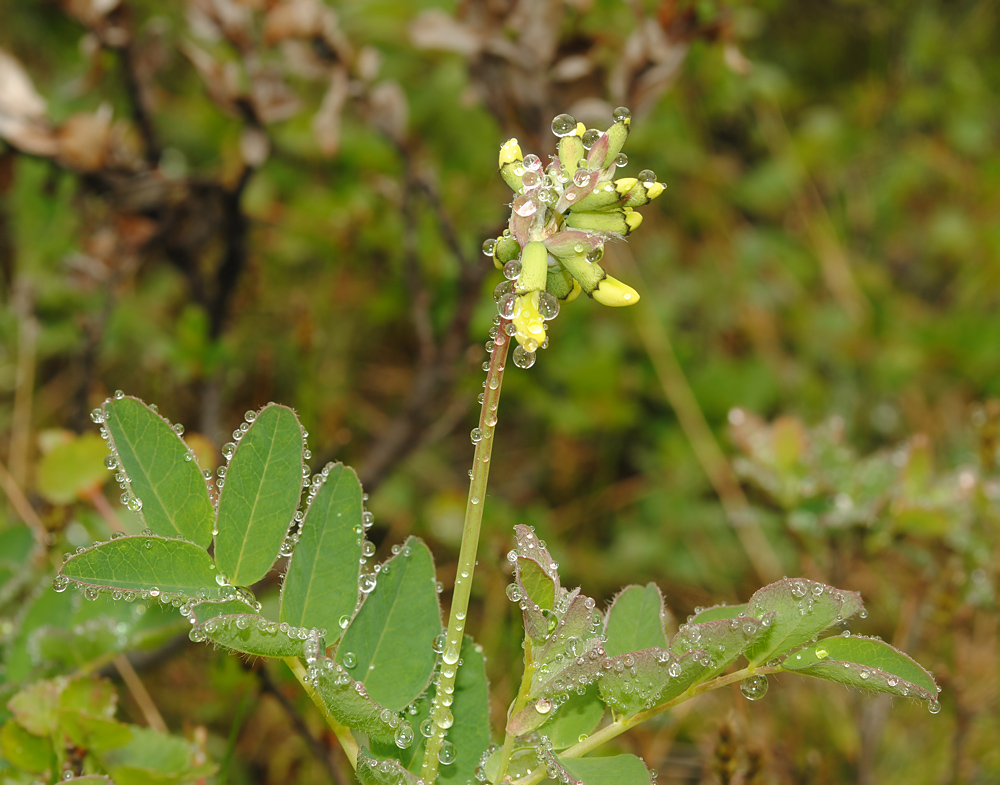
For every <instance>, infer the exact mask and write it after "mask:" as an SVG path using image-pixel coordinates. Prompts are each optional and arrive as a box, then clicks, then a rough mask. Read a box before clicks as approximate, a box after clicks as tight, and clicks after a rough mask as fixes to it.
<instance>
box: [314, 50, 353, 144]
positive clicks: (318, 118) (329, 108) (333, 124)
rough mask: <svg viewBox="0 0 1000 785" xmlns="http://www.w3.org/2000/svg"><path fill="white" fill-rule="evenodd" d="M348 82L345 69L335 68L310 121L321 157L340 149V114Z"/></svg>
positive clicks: (345, 98)
mask: <svg viewBox="0 0 1000 785" xmlns="http://www.w3.org/2000/svg"><path fill="white" fill-rule="evenodd" d="M349 86H350V80H349V78H348V76H347V69H346V68H344V67H343V66H337V67H336V68H334V69H333V72H332V73H331V75H330V86H329V88H327V91H326V95H324V96H323V103H322V104H321V105H320V107H319V110H318V111H317V112H316V114H315V116H314V117H313V121H312V128H313V135H314V136H315V137H316V143H317V144H318V145H319V149H320V151H321V152H322V153H323V155H327V156H332V155H334V154H335V153H336V152H337V149H338V148H339V147H340V113H341V112H342V111H343V108H344V102H345V101H346V100H347V94H348V88H349Z"/></svg>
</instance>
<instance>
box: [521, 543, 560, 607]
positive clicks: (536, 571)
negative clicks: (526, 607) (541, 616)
mask: <svg viewBox="0 0 1000 785" xmlns="http://www.w3.org/2000/svg"><path fill="white" fill-rule="evenodd" d="M517 575H518V580H520V582H521V586H522V588H523V589H524V594H525V599H527V600H529V601H530V602H533V603H534V604H535V605H537V606H538V607H539V608H541V609H543V610H552V605H553V603H554V602H555V599H556V586H555V582H554V581H553V580H552V578H550V577H549V576H548V574H547V573H546V572H545V570H543V569H542V567H541V565H540V564H539V563H538V562H537V561H535V560H534V559H528V558H525V557H523V556H519V557H518V559H517Z"/></svg>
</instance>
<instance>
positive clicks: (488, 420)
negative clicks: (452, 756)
mask: <svg viewBox="0 0 1000 785" xmlns="http://www.w3.org/2000/svg"><path fill="white" fill-rule="evenodd" d="M506 326H507V322H506V321H501V323H500V324H499V329H498V331H497V336H496V340H495V341H493V342H492V343H493V347H492V350H491V351H490V362H489V368H488V370H487V372H486V389H485V391H484V392H483V405H482V410H481V411H480V413H479V427H478V428H477V429H476V431H477V432H478V433H475V432H474V435H473V441H475V442H476V454H475V457H474V458H473V461H472V471H471V472H470V473H469V478H470V479H469V498H468V501H467V503H466V506H465V524H464V526H463V528H462V547H461V549H460V550H459V553H458V569H457V572H456V574H455V588H454V591H453V592H452V597H451V613H450V614H449V616H448V630H447V632H446V633H445V639H444V650H443V651H442V653H441V662H442V666H441V673H440V674H439V676H438V680H437V682H436V684H437V688H436V690H435V698H434V705H433V707H432V709H431V720H432V726H431V727H432V734H431V737H430V738H429V739H427V748H426V750H425V752H424V762H423V767H422V770H421V773H420V776H421V777H422V778H423V779H424V780H426V781H427V782H434V781H435V779H436V778H437V770H438V762H439V761H438V753H439V752H440V751H441V746H442V745H443V744H444V740H445V735H446V734H447V731H448V728H450V727H451V724H452V722H453V717H452V714H451V710H450V709H449V707H448V706H446V705H445V704H444V703H443V702H442V701H441V700H440V699H439V698H442V697H444V696H450V695H451V694H452V693H453V690H454V686H455V675H456V673H457V671H458V659H459V656H460V654H461V650H462V639H463V636H464V630H465V622H466V617H467V615H468V612H469V597H470V595H471V593H472V578H473V575H474V573H475V570H476V553H477V552H478V550H479V529H480V526H481V524H482V521H483V506H484V504H485V501H486V484H487V481H488V480H489V476H490V455H491V453H492V452H493V430H494V428H495V426H496V423H497V408H498V406H499V404H500V387H501V384H502V382H503V371H504V366H505V364H506V362H507V350H508V349H509V348H510V342H511V339H510V338H508V337H507V335H506V333H505V332H504V328H505V327H506ZM477 437H478V439H477Z"/></svg>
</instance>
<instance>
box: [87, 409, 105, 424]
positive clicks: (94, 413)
mask: <svg viewBox="0 0 1000 785" xmlns="http://www.w3.org/2000/svg"><path fill="white" fill-rule="evenodd" d="M90 420H91V422H95V423H97V424H98V425H100V424H101V423H102V422H104V410H103V409H91V411H90Z"/></svg>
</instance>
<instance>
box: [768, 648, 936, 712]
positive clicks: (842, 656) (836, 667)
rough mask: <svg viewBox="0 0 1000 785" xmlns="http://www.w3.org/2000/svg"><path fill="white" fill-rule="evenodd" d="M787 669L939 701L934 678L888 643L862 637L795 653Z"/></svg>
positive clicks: (858, 685) (790, 658)
mask: <svg viewBox="0 0 1000 785" xmlns="http://www.w3.org/2000/svg"><path fill="white" fill-rule="evenodd" d="M781 667H782V668H784V669H785V670H789V671H794V672H796V673H801V674H804V675H806V676H815V677H817V678H820V679H828V680H830V681H836V682H839V683H841V684H846V685H848V686H851V687H858V688H859V689H865V690H873V691H875V692H888V693H891V694H893V695H900V696H903V697H910V698H920V699H922V700H929V701H935V700H937V695H938V687H937V684H936V683H935V681H934V677H933V676H931V675H930V673H928V672H927V671H926V670H924V668H923V667H922V666H921V665H919V664H918V663H917V662H916V661H914V660H913V659H912V658H911V657H909V656H908V655H906V654H904V653H903V652H901V651H899V650H898V649H896V648H894V647H892V646H890V645H889V644H888V643H886V642H885V641H880V640H876V639H874V638H862V637H860V636H854V635H852V636H849V637H844V636H837V637H833V638H825V639H823V640H821V641H818V642H817V643H815V644H812V645H810V646H807V647H806V648H804V649H801V650H799V651H797V652H794V653H792V654H790V655H788V656H787V657H785V659H784V661H782V663H781Z"/></svg>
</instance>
